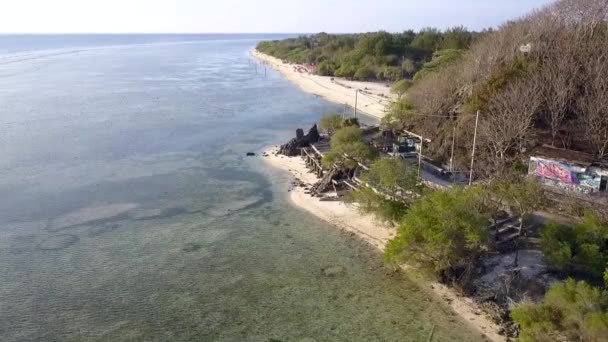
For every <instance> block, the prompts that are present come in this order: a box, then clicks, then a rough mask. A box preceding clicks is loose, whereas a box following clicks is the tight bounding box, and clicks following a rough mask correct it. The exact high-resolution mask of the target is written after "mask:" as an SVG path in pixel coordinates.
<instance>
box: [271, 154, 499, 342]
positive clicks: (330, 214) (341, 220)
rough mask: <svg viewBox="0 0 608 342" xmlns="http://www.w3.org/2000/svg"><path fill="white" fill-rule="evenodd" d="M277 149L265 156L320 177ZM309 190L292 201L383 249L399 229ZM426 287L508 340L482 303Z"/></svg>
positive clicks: (298, 175)
mask: <svg viewBox="0 0 608 342" xmlns="http://www.w3.org/2000/svg"><path fill="white" fill-rule="evenodd" d="M276 151H277V148H276V147H275V148H272V149H269V150H267V151H266V154H267V156H266V157H264V160H265V161H266V162H267V163H268V164H269V165H271V166H273V167H275V168H278V169H281V170H284V171H286V172H289V173H290V174H291V176H292V177H293V178H294V179H296V180H299V181H300V182H302V183H304V184H305V185H306V187H309V186H310V185H312V184H314V183H315V182H316V181H317V180H318V178H317V177H316V175H315V174H314V173H311V172H310V171H309V170H308V169H307V168H306V164H305V163H304V160H303V159H302V158H300V157H286V156H282V155H277V154H276ZM305 192H306V190H305V188H303V187H297V186H296V187H294V188H293V189H291V190H290V194H289V198H290V200H291V202H292V203H293V204H294V205H295V206H297V207H300V208H302V209H304V210H306V211H308V212H310V213H311V214H313V215H315V216H317V217H319V218H321V219H323V220H325V221H327V222H329V223H331V224H333V225H335V226H337V227H339V228H340V229H343V230H345V231H348V232H352V233H354V234H356V235H357V236H359V237H360V238H361V239H363V240H365V241H367V242H368V243H370V244H371V245H373V246H374V247H376V248H378V250H380V251H384V248H385V245H386V243H387V241H388V240H389V239H390V238H391V237H393V236H394V235H395V233H396V231H395V229H394V228H391V227H387V226H385V225H383V224H382V223H380V222H378V221H377V220H376V219H375V218H374V217H373V216H372V215H365V214H362V213H360V212H359V211H358V210H357V208H356V207H355V206H353V205H346V204H344V203H343V202H338V201H336V202H334V201H330V202H326V201H320V200H319V199H318V198H316V197H312V196H310V195H309V194H306V193H305ZM424 287H425V290H427V291H429V292H430V293H432V294H434V295H435V296H436V297H438V298H441V299H442V300H443V301H444V302H445V303H446V305H448V306H449V307H451V308H452V310H454V312H456V313H457V314H458V315H460V316H461V317H462V318H463V319H464V320H465V321H467V322H468V323H469V324H470V325H471V326H472V327H473V328H475V329H476V330H478V331H479V332H480V333H482V334H484V335H485V336H486V337H487V338H488V339H489V340H491V341H497V342H498V341H506V339H505V338H504V337H503V336H501V335H499V334H498V331H499V326H498V325H497V324H495V323H494V322H492V321H491V320H490V319H489V318H487V317H486V316H484V315H483V313H482V310H481V309H480V307H479V306H478V305H476V304H475V303H474V302H473V301H472V300H471V299H470V298H466V297H463V296H460V295H458V294H457V293H456V292H455V291H454V290H452V289H450V288H448V287H446V286H445V285H442V284H440V283H437V282H431V283H428V286H427V285H425V286H424Z"/></svg>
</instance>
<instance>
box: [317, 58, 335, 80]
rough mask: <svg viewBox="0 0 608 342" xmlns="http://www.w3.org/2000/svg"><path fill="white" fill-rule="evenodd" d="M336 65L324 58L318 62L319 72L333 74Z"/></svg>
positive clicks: (325, 74)
mask: <svg viewBox="0 0 608 342" xmlns="http://www.w3.org/2000/svg"><path fill="white" fill-rule="evenodd" d="M335 71H336V65H335V63H333V62H332V61H330V60H324V61H322V62H320V63H319V64H317V74H318V75H321V76H333V75H334V72H335Z"/></svg>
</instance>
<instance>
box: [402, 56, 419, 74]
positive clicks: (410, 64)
mask: <svg viewBox="0 0 608 342" xmlns="http://www.w3.org/2000/svg"><path fill="white" fill-rule="evenodd" d="M401 69H402V70H403V71H404V72H405V75H404V76H407V77H412V75H414V72H416V62H414V61H413V60H412V59H410V58H406V59H404V60H403V62H402V63H401Z"/></svg>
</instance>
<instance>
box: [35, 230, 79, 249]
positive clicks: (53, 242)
mask: <svg viewBox="0 0 608 342" xmlns="http://www.w3.org/2000/svg"><path fill="white" fill-rule="evenodd" d="M77 241H78V236H76V235H73V234H61V235H56V236H51V237H49V238H47V239H45V240H43V241H42V242H40V243H39V244H38V248H39V249H42V250H45V251H56V250H60V249H64V248H67V247H70V246H71V245H73V244H75V243H76V242H77Z"/></svg>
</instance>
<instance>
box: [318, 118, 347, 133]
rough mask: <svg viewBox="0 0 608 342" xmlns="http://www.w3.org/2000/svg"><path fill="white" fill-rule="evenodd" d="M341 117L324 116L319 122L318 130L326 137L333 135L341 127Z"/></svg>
mask: <svg viewBox="0 0 608 342" xmlns="http://www.w3.org/2000/svg"><path fill="white" fill-rule="evenodd" d="M342 121H343V120H342V116H340V115H337V114H325V115H323V117H322V118H321V120H319V129H320V130H321V131H322V132H325V133H327V134H328V135H332V134H334V132H336V131H337V130H338V129H340V128H341V127H342Z"/></svg>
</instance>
